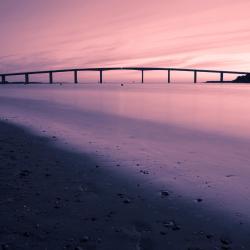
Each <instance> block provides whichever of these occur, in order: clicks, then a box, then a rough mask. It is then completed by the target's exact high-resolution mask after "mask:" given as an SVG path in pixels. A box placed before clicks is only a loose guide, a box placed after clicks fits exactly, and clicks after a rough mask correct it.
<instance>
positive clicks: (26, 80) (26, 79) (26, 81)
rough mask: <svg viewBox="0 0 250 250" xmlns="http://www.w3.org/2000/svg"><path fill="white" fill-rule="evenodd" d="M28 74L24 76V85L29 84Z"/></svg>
mask: <svg viewBox="0 0 250 250" xmlns="http://www.w3.org/2000/svg"><path fill="white" fill-rule="evenodd" d="M29 83H30V81H29V74H25V84H29Z"/></svg>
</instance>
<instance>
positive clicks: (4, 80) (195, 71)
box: [0, 67, 250, 84]
mask: <svg viewBox="0 0 250 250" xmlns="http://www.w3.org/2000/svg"><path fill="white" fill-rule="evenodd" d="M114 70H135V71H141V82H142V83H144V71H167V72H168V73H167V82H168V83H170V82H171V72H172V71H182V72H193V74H194V78H193V79H194V83H197V80H198V73H199V72H202V73H217V74H219V76H220V77H219V82H223V81H224V74H235V75H245V74H249V73H250V72H241V71H225V70H207V69H184V68H161V67H158V68H157V67H156V68H154V67H103V68H75V69H58V70H43V71H30V72H17V73H4V74H2V73H0V77H1V83H2V84H4V83H8V81H7V77H8V76H20V75H23V76H24V81H25V83H26V84H28V83H30V80H29V76H30V75H35V74H48V76H49V83H53V73H60V72H61V73H62V72H73V78H74V83H78V72H81V71H97V72H99V83H103V72H104V71H114Z"/></svg>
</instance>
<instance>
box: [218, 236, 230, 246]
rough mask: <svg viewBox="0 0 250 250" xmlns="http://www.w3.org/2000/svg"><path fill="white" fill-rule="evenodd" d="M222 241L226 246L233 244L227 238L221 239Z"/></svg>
mask: <svg viewBox="0 0 250 250" xmlns="http://www.w3.org/2000/svg"><path fill="white" fill-rule="evenodd" d="M220 241H221V243H222V244H224V245H230V244H232V241H231V240H229V239H226V238H224V237H221V238H220Z"/></svg>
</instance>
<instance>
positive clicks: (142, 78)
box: [141, 70, 144, 83]
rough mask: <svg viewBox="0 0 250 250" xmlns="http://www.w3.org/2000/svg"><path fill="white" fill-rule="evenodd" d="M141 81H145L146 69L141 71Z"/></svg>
mask: <svg viewBox="0 0 250 250" xmlns="http://www.w3.org/2000/svg"><path fill="white" fill-rule="evenodd" d="M141 83H144V70H142V71H141Z"/></svg>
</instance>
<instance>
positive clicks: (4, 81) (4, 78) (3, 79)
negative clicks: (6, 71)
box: [2, 75, 6, 84]
mask: <svg viewBox="0 0 250 250" xmlns="http://www.w3.org/2000/svg"><path fill="white" fill-rule="evenodd" d="M5 83H6V77H5V75H2V84H5Z"/></svg>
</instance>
